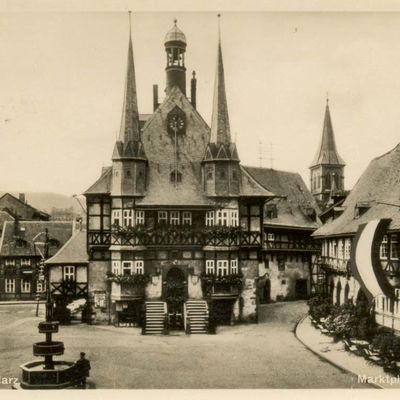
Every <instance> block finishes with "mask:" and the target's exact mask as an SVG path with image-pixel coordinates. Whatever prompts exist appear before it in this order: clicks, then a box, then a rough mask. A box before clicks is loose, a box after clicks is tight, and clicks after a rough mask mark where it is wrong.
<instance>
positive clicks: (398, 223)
mask: <svg viewBox="0 0 400 400" xmlns="http://www.w3.org/2000/svg"><path fill="white" fill-rule="evenodd" d="M361 203H362V204H366V205H367V207H365V208H364V210H363V213H362V214H361V215H359V216H358V217H357V213H356V212H355V211H356V207H357V206H358V205H360V204H361ZM342 206H343V207H344V208H345V209H344V211H343V213H342V215H340V216H339V217H338V218H336V219H335V220H333V221H332V222H330V223H327V224H326V225H323V226H322V227H321V228H319V229H318V230H317V231H316V232H314V236H331V235H352V234H354V233H356V231H357V229H358V226H359V225H361V224H364V223H367V222H369V221H371V220H373V219H381V218H390V219H392V222H391V223H390V225H389V229H390V230H399V229H400V144H398V145H397V146H396V147H395V148H394V149H392V150H391V151H389V152H388V153H385V154H384V155H382V156H380V157H377V158H375V159H373V160H372V161H371V162H370V164H369V165H368V167H367V169H366V170H365V171H364V173H363V174H362V176H361V177H360V179H359V180H358V182H357V183H356V185H355V186H354V188H353V190H352V191H351V192H350V194H349V195H348V196H347V198H346V200H345V201H344V203H343V205H342Z"/></svg>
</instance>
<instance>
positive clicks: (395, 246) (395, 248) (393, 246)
mask: <svg viewBox="0 0 400 400" xmlns="http://www.w3.org/2000/svg"><path fill="white" fill-rule="evenodd" d="M390 258H391V259H392V260H398V259H399V239H398V235H397V233H396V234H394V235H392V236H391V237H390Z"/></svg>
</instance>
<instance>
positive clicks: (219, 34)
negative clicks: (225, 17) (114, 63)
mask: <svg viewBox="0 0 400 400" xmlns="http://www.w3.org/2000/svg"><path fill="white" fill-rule="evenodd" d="M217 17H218V41H219V43H221V14H220V13H218V14H217Z"/></svg>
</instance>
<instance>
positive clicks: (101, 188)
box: [85, 167, 112, 194]
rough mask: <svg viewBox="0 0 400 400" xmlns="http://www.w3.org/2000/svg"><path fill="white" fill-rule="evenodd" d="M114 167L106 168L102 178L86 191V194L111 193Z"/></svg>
mask: <svg viewBox="0 0 400 400" xmlns="http://www.w3.org/2000/svg"><path fill="white" fill-rule="evenodd" d="M111 173H112V167H104V168H103V170H102V173H101V176H100V178H99V179H97V181H96V182H95V183H94V184H93V185H92V186H90V188H89V189H87V190H86V191H85V194H102V193H110V190H111Z"/></svg>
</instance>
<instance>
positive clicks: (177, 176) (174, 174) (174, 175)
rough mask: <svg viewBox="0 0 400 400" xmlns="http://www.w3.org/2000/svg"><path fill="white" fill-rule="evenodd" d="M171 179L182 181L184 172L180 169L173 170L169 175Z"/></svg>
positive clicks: (172, 180)
mask: <svg viewBox="0 0 400 400" xmlns="http://www.w3.org/2000/svg"><path fill="white" fill-rule="evenodd" d="M169 179H170V181H171V182H173V183H175V182H177V183H180V182H182V172H180V171H175V170H174V171H172V172H171V173H170V175H169Z"/></svg>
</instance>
